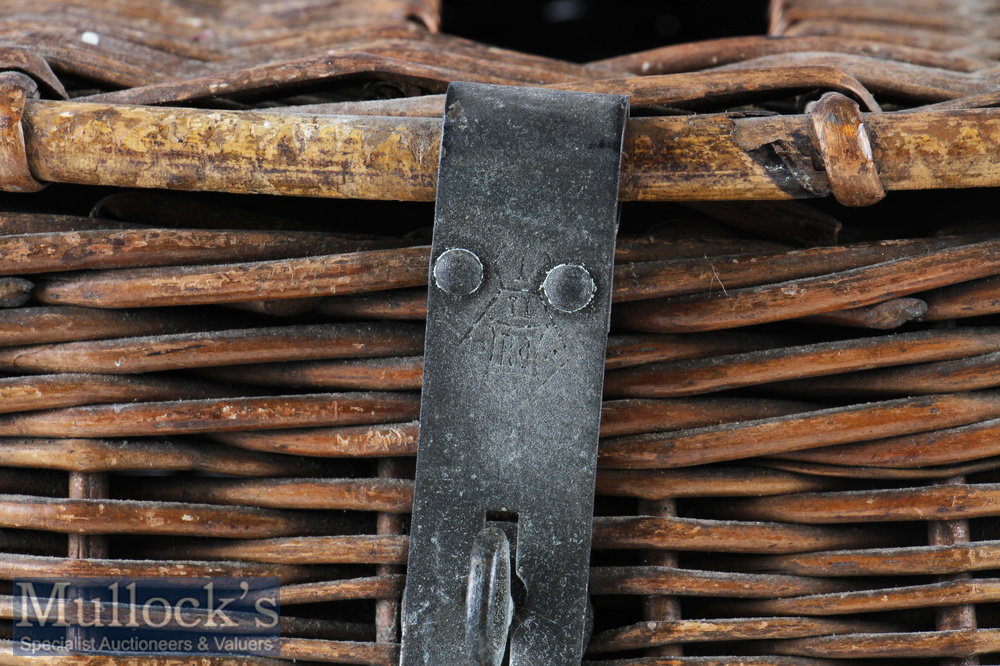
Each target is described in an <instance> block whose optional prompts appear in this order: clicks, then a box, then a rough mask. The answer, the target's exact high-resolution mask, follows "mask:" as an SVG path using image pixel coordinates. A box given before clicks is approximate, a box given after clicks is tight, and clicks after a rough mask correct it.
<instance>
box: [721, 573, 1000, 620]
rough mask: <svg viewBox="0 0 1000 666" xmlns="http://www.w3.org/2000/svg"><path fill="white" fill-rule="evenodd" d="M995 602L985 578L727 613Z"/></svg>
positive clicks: (769, 603) (741, 605) (998, 593)
mask: <svg viewBox="0 0 1000 666" xmlns="http://www.w3.org/2000/svg"><path fill="white" fill-rule="evenodd" d="M997 601H1000V581H998V580H996V579H993V578H985V579H979V580H961V581H948V582H944V583H933V584H928V585H911V586H907V587H896V588H891V589H878V590H860V591H853V592H838V593H836V594H823V595H808V596H801V597H796V598H794V599H767V600H762V601H753V602H733V604H732V606H731V608H730V610H732V612H734V613H739V614H744V613H745V614H754V615H756V614H764V615H847V614H849V613H877V612H881V611H890V610H904V609H911V608H937V607H941V606H955V605H958V604H988V603H994V602H997Z"/></svg>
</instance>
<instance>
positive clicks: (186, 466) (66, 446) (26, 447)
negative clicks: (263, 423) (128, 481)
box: [0, 438, 316, 494]
mask: <svg viewBox="0 0 1000 666" xmlns="http://www.w3.org/2000/svg"><path fill="white" fill-rule="evenodd" d="M0 465H3V466H5V467H11V468H32V469H61V470H67V471H76V472H130V471H131V472H138V471H146V470H149V469H156V470H162V471H197V472H208V473H211V474H227V475H232V476H247V477H272V476H279V477H280V476H299V475H304V474H311V473H315V471H316V463H315V461H305V460H300V459H297V458H294V457H291V456H277V455H272V454H268V453H257V452H255V451H246V450H241V449H236V448H233V447H229V446H222V445H219V444H215V443H213V442H204V441H192V440H189V439H185V440H174V441H163V440H148V439H146V440H100V439H79V438H75V439H74V438H67V439H23V438H0ZM20 471H21V474H22V476H23V474H24V471H23V469H21V470H20ZM17 492H27V491H25V490H18V491H17ZM31 494H38V493H31Z"/></svg>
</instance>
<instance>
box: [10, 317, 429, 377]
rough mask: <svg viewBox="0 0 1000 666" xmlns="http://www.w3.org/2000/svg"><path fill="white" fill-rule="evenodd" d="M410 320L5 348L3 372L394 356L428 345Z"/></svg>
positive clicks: (110, 371) (146, 369) (115, 369)
mask: <svg viewBox="0 0 1000 666" xmlns="http://www.w3.org/2000/svg"><path fill="white" fill-rule="evenodd" d="M423 345H424V331H423V328H422V327H418V326H415V325H412V324H389V323H386V324H320V325H304V326H271V327H268V328H247V329H239V330H224V331H210V332H204V333H180V334H174V335H161V336H155V337H140V338H119V339H111V340H92V341H86V342H66V343H62V344H53V345H44V346H31V347H14V348H10V349H2V348H0V369H4V370H13V371H19V372H91V373H102V374H132V373H141V372H157V371H162V370H178V369H183V368H197V367H208V366H213V365H234V364H239V363H248V362H254V361H256V360H258V359H259V360H262V361H263V360H267V361H271V362H281V361H302V360H311V359H317V358H358V357H362V358H365V357H377V356H397V355H408V354H414V353H419V352H421V351H422V350H423Z"/></svg>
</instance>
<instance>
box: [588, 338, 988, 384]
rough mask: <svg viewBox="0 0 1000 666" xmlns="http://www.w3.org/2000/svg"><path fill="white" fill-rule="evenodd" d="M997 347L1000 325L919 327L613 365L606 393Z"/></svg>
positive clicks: (756, 379)
mask: <svg viewBox="0 0 1000 666" xmlns="http://www.w3.org/2000/svg"><path fill="white" fill-rule="evenodd" d="M998 348H1000V330H994V329H986V328H983V329H962V330H955V331H945V330H934V331H921V332H917V333H905V334H901V335H896V336H892V337H874V338H859V339H854V340H842V341H837V342H823V343H817V344H812V345H802V346H797V347H788V348H785V349H768V350H766V351H757V352H747V353H743V354H734V355H728V356H716V357H712V358H707V359H702V360H686V361H673V362H667V363H649V364H645V365H642V366H638V367H635V368H629V369H624V370H612V371H609V372H607V373H606V376H605V380H604V392H605V395H608V396H615V397H627V396H636V397H638V396H641V397H659V398H665V397H675V396H684V395H693V394H697V393H707V392H710V391H721V390H725V389H731V388H737V387H741V386H751V385H753V384H763V383H767V382H773V381H780V380H783V379H790V378H791V377H792V376H798V377H808V376H817V375H833V374H838V373H840V372H848V371H850V370H859V369H865V368H876V367H880V366H887V365H897V364H910V363H920V362H922V361H931V360H944V359H952V358H962V357H965V356H973V355H975V354H983V353H990V352H994V351H996V350H997V349H998ZM824 381H825V380H824ZM939 392H940V391H939Z"/></svg>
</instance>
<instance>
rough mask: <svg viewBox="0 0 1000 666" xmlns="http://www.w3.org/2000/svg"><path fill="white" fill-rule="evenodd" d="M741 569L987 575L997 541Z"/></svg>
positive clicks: (999, 554) (775, 560)
mask: <svg viewBox="0 0 1000 666" xmlns="http://www.w3.org/2000/svg"><path fill="white" fill-rule="evenodd" d="M744 565H745V566H744V568H745V569H746V570H747V571H768V572H776V573H786V574H793V575H796V576H919V575H929V574H953V573H961V572H965V571H984V570H986V571H988V570H990V569H996V568H997V567H998V566H1000V541H977V542H973V543H963V544H956V545H953V546H913V547H908V548H873V549H867V550H843V551H834V552H826V553H821V552H816V553H803V554H792V555H776V556H766V557H761V558H756V559H749V558H748V559H747V560H745V561H744Z"/></svg>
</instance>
